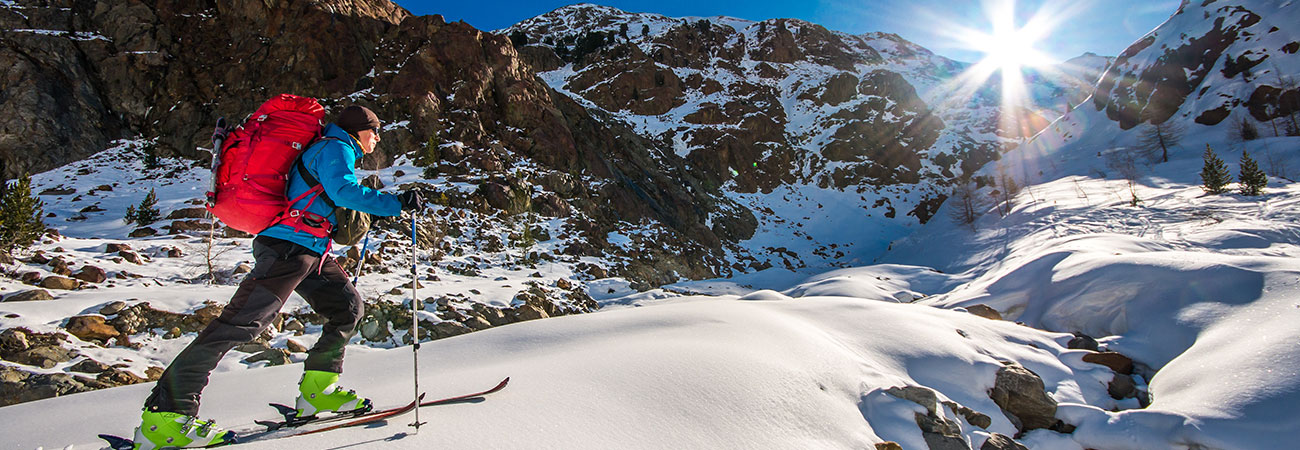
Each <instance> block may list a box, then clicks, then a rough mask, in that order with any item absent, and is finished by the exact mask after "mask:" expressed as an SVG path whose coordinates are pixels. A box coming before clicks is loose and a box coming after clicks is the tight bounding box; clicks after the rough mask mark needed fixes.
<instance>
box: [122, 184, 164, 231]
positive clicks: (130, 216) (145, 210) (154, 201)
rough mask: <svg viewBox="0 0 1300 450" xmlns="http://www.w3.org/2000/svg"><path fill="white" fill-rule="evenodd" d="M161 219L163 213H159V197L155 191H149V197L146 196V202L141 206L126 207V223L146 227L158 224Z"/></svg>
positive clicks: (141, 202)
mask: <svg viewBox="0 0 1300 450" xmlns="http://www.w3.org/2000/svg"><path fill="white" fill-rule="evenodd" d="M161 217H162V213H161V212H159V211H158V195H157V194H154V191H153V189H149V195H146V196H144V200H141V201H140V205H139V206H136V205H130V206H127V207H126V217H125V218H124V220H126V223H135V224H137V225H140V226H145V225H148V224H151V223H154V222H157V221H158V219H159V218H161Z"/></svg>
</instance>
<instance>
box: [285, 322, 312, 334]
mask: <svg viewBox="0 0 1300 450" xmlns="http://www.w3.org/2000/svg"><path fill="white" fill-rule="evenodd" d="M306 330H307V327H305V326H303V324H302V322H301V321H299V320H298V319H289V320H287V321H285V322H284V329H283V331H293V332H296V333H302V332H304V331H306Z"/></svg>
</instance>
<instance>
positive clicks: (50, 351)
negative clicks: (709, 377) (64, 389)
mask: <svg viewBox="0 0 1300 450" xmlns="http://www.w3.org/2000/svg"><path fill="white" fill-rule="evenodd" d="M74 356H77V352H76V351H75V350H71V349H66V348H63V347H61V346H58V345H42V346H39V347H32V348H29V349H27V350H24V351H21V352H18V353H17V354H15V355H13V357H12V358H11V359H10V361H13V362H16V363H20V364H27V365H29V366H36V367H40V368H43V369H50V368H53V367H54V366H56V365H58V364H59V363H64V362H68V361H71V360H72V358H73V357H74Z"/></svg>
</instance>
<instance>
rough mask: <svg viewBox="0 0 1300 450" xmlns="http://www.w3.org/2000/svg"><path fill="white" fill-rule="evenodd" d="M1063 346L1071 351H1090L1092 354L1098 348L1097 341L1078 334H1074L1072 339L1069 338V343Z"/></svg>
mask: <svg viewBox="0 0 1300 450" xmlns="http://www.w3.org/2000/svg"><path fill="white" fill-rule="evenodd" d="M1065 346H1066V348H1070V349H1073V350H1091V351H1094V352H1095V351H1097V349H1098V347H1099V346H1098V344H1097V340H1096V339H1093V338H1092V336H1088V335H1086V334H1083V333H1078V332H1076V333H1074V337H1073V338H1070V342H1068V343H1066V344H1065Z"/></svg>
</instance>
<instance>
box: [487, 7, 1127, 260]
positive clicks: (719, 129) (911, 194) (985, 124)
mask: <svg viewBox="0 0 1300 450" xmlns="http://www.w3.org/2000/svg"><path fill="white" fill-rule="evenodd" d="M499 33H502V34H506V35H510V36H511V38H512V40H513V41H514V42H515V44H516V48H517V49H518V51H519V52H520V54H521V55H523V56H524V58H525V59H526V60H528V61H529V62H530V63H531V64H532V65H533V67H534V68H535V69H536V70H538V71H539V75H540V76H541V77H542V78H543V79H544V80H546V82H547V83H549V84H550V85H551V86H552V87H553V88H555V89H556V90H558V91H560V92H563V93H566V94H569V95H571V96H573V97H574V98H575V99H578V100H579V101H580V102H582V103H583V104H584V105H585V106H587V107H588V108H592V109H596V110H600V111H602V112H604V113H607V114H608V115H609V117H611V118H613V119H614V120H619V121H623V122H625V123H628V124H630V125H631V127H632V128H633V129H634V130H635V131H636V132H637V133H639V134H641V135H644V136H647V137H649V138H651V139H654V140H655V141H657V142H660V143H661V144H660V145H661V147H663V148H665V149H671V152H672V154H667V152H665V153H664V154H662V155H661V157H662V158H668V159H671V158H673V157H678V158H683V159H685V161H686V162H687V167H686V169H685V170H686V171H687V172H688V173H695V174H698V176H699V177H700V178H702V179H704V180H706V182H707V184H706V185H704V186H701V187H700V188H702V189H709V190H713V189H720V190H721V192H723V193H724V195H727V196H728V197H730V198H731V199H733V200H735V201H736V202H737V203H739V204H740V205H743V206H744V207H746V208H748V209H750V210H752V211H754V214H755V216H756V217H757V218H758V222H759V223H758V229H757V230H756V232H755V233H754V235H753V237H751V238H748V239H744V240H742V241H741V245H739V246H737V247H738V249H737V250H736V251H737V254H735V255H734V256H733V259H734V260H737V261H740V262H742V263H746V264H753V263H751V262H750V261H755V260H756V261H757V262H758V263H759V264H761V265H759V266H758V267H767V266H769V265H771V266H777V267H787V268H801V267H837V266H843V265H851V264H856V263H861V262H863V261H867V260H869V259H870V258H873V257H874V256H876V255H878V254H879V253H880V252H881V251H883V250H884V249H885V246H886V244H887V243H888V241H890V240H893V239H895V238H898V237H901V236H903V235H905V234H907V233H908V232H910V229H911V228H912V227H914V226H916V225H918V224H920V223H924V222H925V221H927V220H929V219H930V218H931V217H932V216H933V213H934V209H935V208H937V207H938V205H939V204H940V203H941V202H942V201H943V199H944V198H945V196H946V195H947V193H948V190H949V185H950V183H951V182H952V180H953V179H955V178H957V177H959V176H962V175H963V174H965V173H969V172H971V171H973V170H976V169H978V168H979V167H981V166H983V165H984V164H985V163H986V162H988V161H991V160H993V159H995V158H996V157H997V153H998V152H999V150H1000V149H1002V148H1003V147H1004V146H1008V145H1013V143H1014V142H1015V138H1016V137H1017V136H1018V133H1019V132H1020V131H1021V130H1020V129H1019V128H1018V127H1019V126H1028V127H1029V128H1027V129H1026V130H1025V132H1027V133H1029V134H1032V133H1033V132H1036V131H1037V130H1039V129H1041V127H1042V126H1044V125H1045V124H1046V123H1047V122H1046V120H1045V119H1044V118H1043V117H1042V116H1041V115H1039V114H1038V113H1037V111H1039V110H1042V111H1046V112H1049V113H1050V114H1053V115H1052V116H1051V117H1050V118H1055V117H1056V116H1059V115H1060V114H1061V113H1062V112H1063V111H1064V109H1065V106H1066V105H1064V104H1061V105H1058V104H1057V103H1061V102H1064V101H1066V100H1068V99H1073V101H1074V102H1075V103H1078V102H1079V101H1081V100H1082V99H1083V97H1084V96H1086V93H1087V92H1089V91H1091V89H1092V86H1093V83H1095V81H1096V75H1097V74H1098V73H1099V72H1098V71H1097V68H1096V67H1095V66H1096V64H1097V63H1096V61H1095V60H1088V61H1083V62H1080V63H1079V64H1077V65H1078V66H1079V68H1078V69H1077V70H1076V71H1073V72H1070V71H1054V75H1053V76H1054V77H1055V78H1053V79H1051V80H1047V79H1044V80H1043V81H1042V82H1038V81H1037V80H1035V82H1036V83H1037V84H1035V85H1034V86H1035V88H1036V89H1037V91H1035V92H1033V94H1034V95H1035V96H1034V97H1033V98H1040V99H1050V102H1051V103H1050V104H1047V105H1044V106H1041V107H1040V106H1037V105H1033V104H1026V105H1021V106H1017V107H1013V108H1011V109H1013V110H1016V111H1015V114H1013V115H1014V116H1017V117H1020V116H1024V120H1023V122H1024V124H1021V123H1020V122H1016V123H1015V124H1011V125H1008V124H1006V123H1003V122H1002V121H1001V120H1000V119H1003V118H1004V117H1003V113H1004V111H1002V106H1001V105H1000V95H999V89H998V88H996V87H994V88H989V87H987V86H991V85H996V81H989V82H988V83H984V82H983V81H984V80H967V79H965V78H963V75H964V72H965V71H966V70H967V69H968V68H969V67H970V65H969V64H966V63H960V62H956V61H952V60H948V59H946V58H943V57H940V56H937V55H935V54H933V53H932V52H930V51H929V50H926V49H924V48H922V47H920V46H917V45H915V44H913V43H911V42H908V41H906V40H905V39H903V38H901V37H899V36H897V35H892V34H885V33H869V34H864V35H859V36H854V35H848V34H845V33H839V32H832V31H829V30H827V29H825V28H823V27H821V26H819V25H816V24H812V23H808V22H804V21H800V20H786V19H780V20H768V21H763V22H751V21H746V20H740V19H734V18H729V17H709V18H702V17H688V18H670V17H666V16H662V15H658V14H639V13H628V12H625V11H621V10H618V9H616V8H610V7H605V6H598V5H591V4H580V5H573V6H567V7H564V8H560V9H557V10H555V11H552V12H550V13H547V14H544V15H541V16H538V17H534V18H531V19H528V20H525V21H523V22H520V23H519V24H516V25H515V26H513V27H511V28H508V29H505V30H499ZM1101 60H1103V61H1104V58H1101ZM1074 75H1078V76H1082V77H1083V79H1086V80H1087V81H1085V82H1080V81H1077V80H1071V81H1066V79H1067V78H1070V76H1074ZM1009 116H1010V115H1008V117H1009ZM1029 123H1032V124H1033V125H1027V124H1029ZM847 230H854V231H856V232H857V233H855V234H852V235H851V234H849V233H846V232H845V231H847ZM863 235H870V236H872V237H873V238H872V239H869V240H864V239H860V238H857V237H850V236H863Z"/></svg>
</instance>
